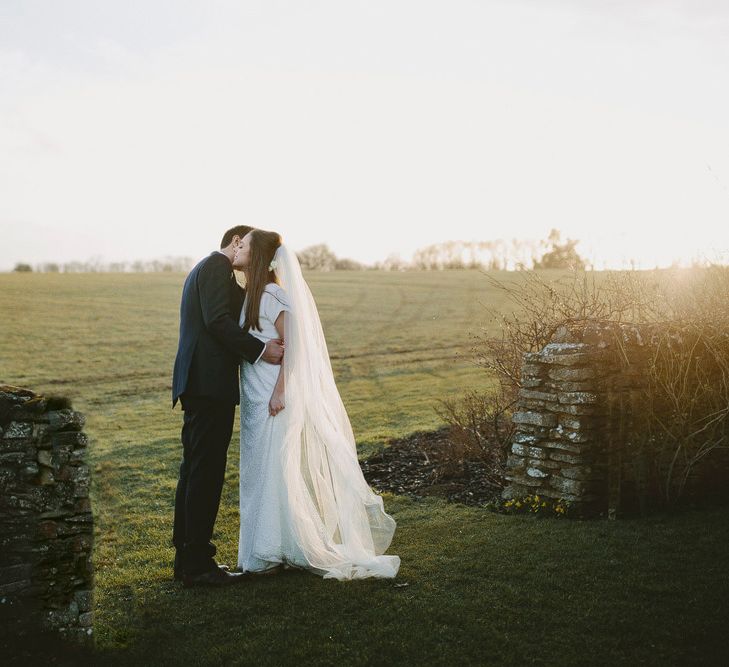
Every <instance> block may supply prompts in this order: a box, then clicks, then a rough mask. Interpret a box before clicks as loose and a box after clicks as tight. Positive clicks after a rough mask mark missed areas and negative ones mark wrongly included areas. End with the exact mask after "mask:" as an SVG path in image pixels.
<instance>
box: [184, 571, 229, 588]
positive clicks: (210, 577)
mask: <svg viewBox="0 0 729 667" xmlns="http://www.w3.org/2000/svg"><path fill="white" fill-rule="evenodd" d="M242 580H243V575H242V574H240V573H238V572H228V570H222V569H221V568H220V567H216V568H215V569H213V570H208V571H207V572H202V573H200V574H185V575H183V576H182V585H183V586H184V587H185V588H191V587H193V586H230V585H232V584H237V583H238V582H240V581H242Z"/></svg>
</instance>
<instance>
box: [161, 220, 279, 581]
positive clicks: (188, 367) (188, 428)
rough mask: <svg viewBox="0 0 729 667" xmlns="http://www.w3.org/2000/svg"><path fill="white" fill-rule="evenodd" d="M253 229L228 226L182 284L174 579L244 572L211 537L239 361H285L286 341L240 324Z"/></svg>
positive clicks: (233, 577)
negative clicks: (239, 270)
mask: <svg viewBox="0 0 729 667" xmlns="http://www.w3.org/2000/svg"><path fill="white" fill-rule="evenodd" d="M252 229H253V228H252V227H248V226H245V225H239V226H237V227H233V228H232V229H229V230H228V231H227V232H225V234H224V235H223V239H222V241H221V243H220V251H215V252H213V253H212V254H211V255H209V256H208V257H206V258H205V259H203V260H202V261H201V262H200V263H199V264H198V265H197V266H195V268H194V269H193V270H192V271H190V274H189V275H188V276H187V279H186V280H185V285H184V287H183V288H182V303H181V305H180V342H179V346H178V348H177V357H176V359H175V370H174V374H173V378H172V407H173V408H174V407H175V404H176V403H177V401H178V399H179V401H180V403H181V405H182V409H183V411H184V420H183V426H182V464H181V465H180V476H179V480H178V482H177V492H176V494H175V523H174V528H173V534H172V542H173V544H174V545H175V549H176V553H175V579H178V580H182V581H183V583H184V585H185V586H203V585H207V586H225V585H228V584H232V583H234V582H236V581H237V580H239V578H240V577H241V576H242V575H241V574H237V573H232V572H229V571H228V568H227V567H226V566H224V565H218V564H217V563H216V562H215V559H214V558H213V557H214V556H215V552H216V549H215V545H214V544H213V543H212V542H211V539H212V535H213V526H214V524H215V518H216V516H217V514H218V507H219V505H220V495H221V492H222V489H223V479H224V477H225V463H226V457H227V453H228V445H229V444H230V438H231V435H232V433H233V420H234V416H235V406H236V405H237V404H238V403H239V402H240V395H239V380H238V365H239V363H240V360H241V359H244V360H245V361H247V362H249V363H251V364H254V363H256V362H257V361H259V360H260V359H263V360H264V361H267V362H268V363H272V364H280V363H281V359H282V358H283V346H282V344H281V341H276V340H272V341H269V342H268V343H266V344H265V345H264V343H263V342H262V341H260V340H258V338H256V337H255V336H253V335H251V334H249V333H243V330H242V329H241V328H240V326H239V325H238V318H239V317H240V312H241V309H242V306H243V298H244V296H245V294H244V292H243V290H242V289H241V288H240V287H239V286H238V283H237V282H236V280H235V276H234V275H233V268H235V264H234V260H235V254H236V250H237V249H238V246H239V245H240V242H241V241H242V239H243V237H244V236H245V235H246V234H247V233H248V232H250V231H251V230H252Z"/></svg>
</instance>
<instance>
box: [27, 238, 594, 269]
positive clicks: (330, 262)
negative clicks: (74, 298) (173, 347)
mask: <svg viewBox="0 0 729 667" xmlns="http://www.w3.org/2000/svg"><path fill="white" fill-rule="evenodd" d="M578 243H579V241H576V240H573V239H566V240H564V241H563V240H562V235H561V233H560V231H559V230H558V229H553V230H551V231H550V233H549V235H548V236H547V238H546V239H545V240H541V241H535V240H533V239H511V240H504V239H497V240H494V241H446V242H444V243H437V244H434V245H430V246H427V247H425V248H421V249H420V250H418V251H416V252H415V254H414V255H413V259H412V261H411V262H406V261H405V260H403V259H401V258H400V256H399V255H397V254H392V255H389V256H388V257H387V258H386V259H384V260H383V261H380V262H376V263H374V264H370V265H368V264H363V263H361V262H357V261H355V260H353V259H347V258H341V257H337V256H336V255H335V254H334V252H332V250H331V249H330V248H329V246H327V245H326V244H324V243H319V244H317V245H313V246H309V247H308V248H304V249H303V250H301V251H300V252H298V253H297V257H298V258H299V262H300V263H301V267H302V268H303V269H305V270H308V271H364V270H373V269H374V270H381V271H407V270H420V271H440V270H443V269H486V270H490V271H525V270H528V269H584V268H586V262H585V260H584V259H583V258H582V257H581V256H580V255H579V253H578V252H577V248H576V246H577V244H578ZM193 264H194V260H193V259H192V258H191V257H165V258H164V259H154V260H147V261H141V260H137V261H135V262H106V263H105V262H102V261H101V260H100V259H99V258H92V259H89V260H87V261H85V262H66V263H55V262H46V263H43V264H37V265H36V266H31V265H30V264H27V263H24V262H20V263H18V264H16V266H15V269H14V271H17V272H30V271H37V272H41V273H159V272H178V273H184V272H187V271H189V270H190V269H191V268H192V266H193Z"/></svg>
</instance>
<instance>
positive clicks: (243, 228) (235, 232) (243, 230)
mask: <svg viewBox="0 0 729 667" xmlns="http://www.w3.org/2000/svg"><path fill="white" fill-rule="evenodd" d="M253 229H255V227H249V226H248V225H238V226H236V227H231V228H230V229H229V230H228V231H227V232H225V234H223V240H222V241H221V242H220V249H221V250H222V249H223V248H227V247H228V246H229V245H230V242H231V241H232V240H233V237H234V236H240V238H243V237H244V236H245V235H246V234H247V233H248V232H250V231H252V230H253Z"/></svg>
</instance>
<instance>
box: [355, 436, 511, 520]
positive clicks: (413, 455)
mask: <svg viewBox="0 0 729 667" xmlns="http://www.w3.org/2000/svg"><path fill="white" fill-rule="evenodd" d="M450 446H451V445H450V441H449V430H448V428H447V427H446V428H442V429H439V430H437V431H421V432H417V433H412V434H411V435H408V436H407V437H405V438H399V439H393V440H390V441H389V443H388V445H387V446H386V447H384V448H383V449H381V450H380V451H378V452H376V453H375V454H373V455H372V456H370V457H369V458H367V459H365V460H363V461H360V465H361V466H362V472H363V473H364V476H365V479H366V480H367V482H368V483H369V484H370V486H372V487H373V488H374V489H376V490H377V491H390V492H391V493H397V494H401V495H408V496H411V497H413V498H422V497H424V496H442V497H444V498H447V499H448V500H449V501H451V502H458V503H464V504H466V505H484V504H486V503H488V502H494V501H498V500H499V499H500V494H501V489H502V487H500V486H495V485H493V484H491V483H489V482H488V481H487V480H486V474H485V473H486V464H484V463H482V462H480V461H464V462H463V463H462V464H459V463H454V462H449V461H447V456H445V455H444V452H447V451H448V449H449V448H450Z"/></svg>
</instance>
